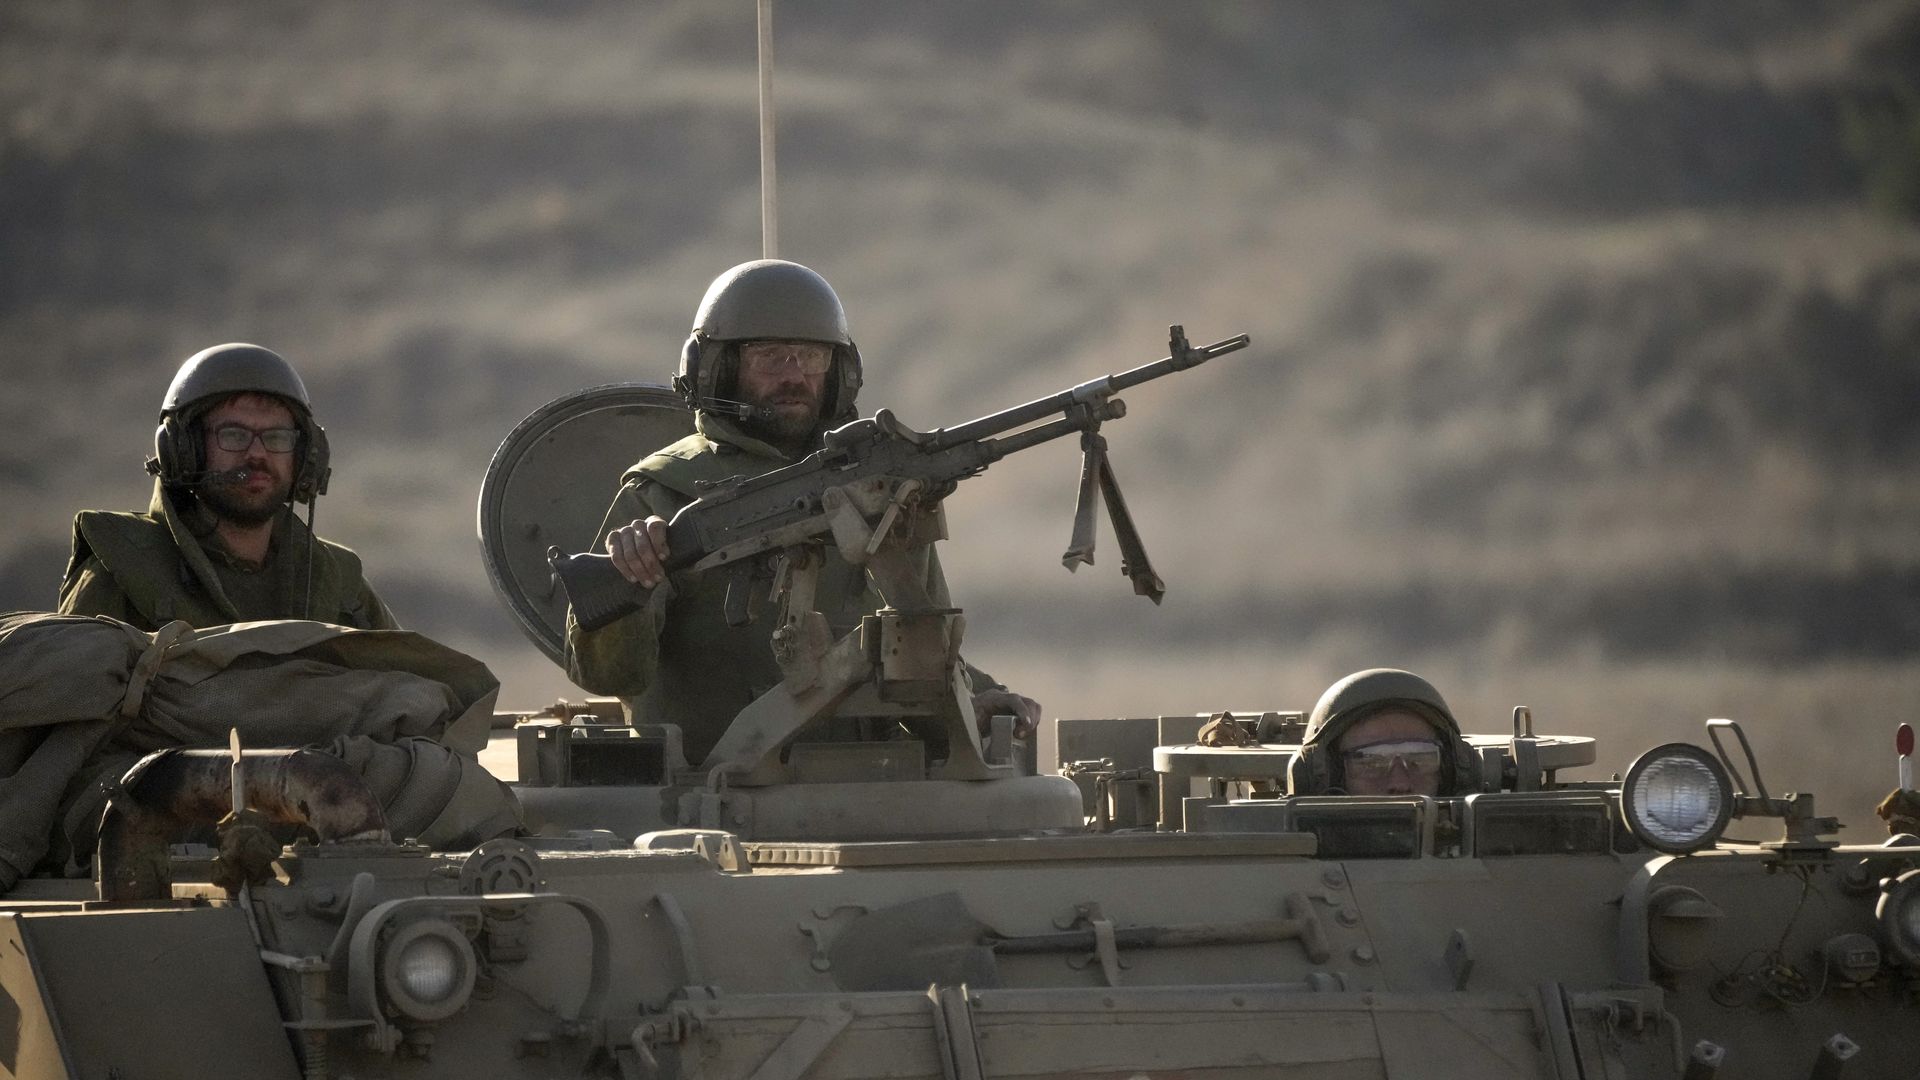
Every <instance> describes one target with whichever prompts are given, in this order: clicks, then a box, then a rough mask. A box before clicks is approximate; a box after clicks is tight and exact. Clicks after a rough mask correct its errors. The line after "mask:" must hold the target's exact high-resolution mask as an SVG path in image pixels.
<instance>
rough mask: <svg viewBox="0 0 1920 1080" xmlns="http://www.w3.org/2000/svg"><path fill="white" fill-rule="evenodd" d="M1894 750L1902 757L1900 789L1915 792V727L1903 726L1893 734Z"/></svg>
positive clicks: (1910, 725)
mask: <svg viewBox="0 0 1920 1080" xmlns="http://www.w3.org/2000/svg"><path fill="white" fill-rule="evenodd" d="M1893 748H1894V750H1895V751H1896V752H1898V753H1899V755H1900V787H1901V790H1903V791H1912V790H1913V725H1912V724H1901V725H1900V730H1898V731H1896V732H1894V733H1893Z"/></svg>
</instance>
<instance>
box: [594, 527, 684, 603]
mask: <svg viewBox="0 0 1920 1080" xmlns="http://www.w3.org/2000/svg"><path fill="white" fill-rule="evenodd" d="M607 554H608V555H611V556H613V568H614V569H615V570H618V571H620V576H621V577H624V578H626V579H627V580H628V581H631V582H633V583H634V584H635V585H639V586H641V587H643V588H648V589H651V588H653V587H654V586H656V585H659V584H660V583H661V582H662V581H665V580H666V578H667V568H666V567H665V566H664V565H662V563H661V560H663V559H665V558H666V557H667V556H668V555H669V554H670V552H668V551H667V519H666V518H663V517H659V516H657V515H656V516H654V517H650V518H647V519H646V520H644V521H633V522H630V523H628V524H626V525H622V526H620V527H619V528H617V529H615V530H613V531H612V532H610V533H608V534H607Z"/></svg>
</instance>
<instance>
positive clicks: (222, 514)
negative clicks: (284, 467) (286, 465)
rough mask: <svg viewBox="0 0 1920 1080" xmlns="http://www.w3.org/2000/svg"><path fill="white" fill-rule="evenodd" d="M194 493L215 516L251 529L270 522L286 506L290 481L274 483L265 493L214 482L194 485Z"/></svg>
mask: <svg viewBox="0 0 1920 1080" xmlns="http://www.w3.org/2000/svg"><path fill="white" fill-rule="evenodd" d="M193 491H194V494H195V495H197V496H199V498H200V504H201V505H202V506H204V507H206V508H207V510H208V511H210V512H211V513H212V514H213V515H214V516H215V517H217V518H220V519H222V520H225V521H230V522H232V523H233V524H235V525H240V526H243V527H247V528H251V527H253V526H256V525H265V524H266V523H267V522H269V521H272V520H273V515H275V514H277V513H279V512H280V508H281V507H283V506H285V505H286V504H287V499H288V497H289V496H290V495H292V493H293V485H292V483H290V482H288V483H278V482H276V483H275V484H274V485H273V486H272V487H270V488H268V489H267V490H265V491H262V492H260V493H258V494H254V493H252V492H249V491H246V490H244V489H242V488H240V487H238V486H236V485H234V484H231V483H223V482H221V481H220V480H218V479H215V480H207V481H202V482H200V483H199V484H196V485H195V486H194V489H193Z"/></svg>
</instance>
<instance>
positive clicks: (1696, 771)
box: [1620, 743, 1733, 854]
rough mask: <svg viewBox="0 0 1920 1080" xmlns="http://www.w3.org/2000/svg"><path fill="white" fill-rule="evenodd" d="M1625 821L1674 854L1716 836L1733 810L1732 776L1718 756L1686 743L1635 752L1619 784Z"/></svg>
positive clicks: (1645, 840) (1643, 839) (1641, 835)
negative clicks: (1728, 776)
mask: <svg viewBox="0 0 1920 1080" xmlns="http://www.w3.org/2000/svg"><path fill="white" fill-rule="evenodd" d="M1620 802H1621V808H1622V810H1623V811H1624V812H1625V813H1626V817H1627V827H1628V828H1630V829H1632V830H1633V835H1635V836H1637V837H1639V838H1640V840H1641V842H1643V843H1645V844H1646V845H1647V846H1648V847H1652V848H1655V849H1657V850H1660V851H1666V852H1672V853H1675V854H1680V853H1684V852H1689V851H1698V850H1700V849H1701V848H1703V847H1706V846H1708V845H1710V844H1712V843H1713V842H1714V841H1715V840H1718V839H1719V838H1720V833H1721V832H1722V831H1723V830H1724V829H1726V827H1727V819H1728V818H1729V817H1730V816H1732V813H1733V781H1731V780H1729V779H1728V778H1727V770H1726V769H1725V768H1724V767H1722V766H1721V764H1720V762H1719V759H1717V758H1715V757H1714V756H1713V755H1712V754H1709V753H1707V752H1706V751H1705V750H1702V749H1700V748H1699V747H1697V746H1694V745H1692V744H1690V743H1668V744H1666V745H1665V746H1656V747H1654V748H1653V749H1651V750H1649V751H1647V752H1646V753H1644V754H1641V755H1640V759H1639V760H1638V761H1635V762H1634V763H1633V767H1632V768H1630V769H1628V770H1627V779H1626V782H1625V783H1624V784H1623V785H1621V789H1620Z"/></svg>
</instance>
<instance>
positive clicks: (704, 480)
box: [567, 413, 999, 763]
mask: <svg viewBox="0 0 1920 1080" xmlns="http://www.w3.org/2000/svg"><path fill="white" fill-rule="evenodd" d="M695 426H696V428H697V429H698V433H697V434H694V435H689V436H687V437H686V438H684V439H681V440H680V441H679V442H676V443H674V444H673V445H672V446H669V447H667V448H666V449H664V450H661V451H660V452H659V453H656V454H654V455H652V456H650V457H648V458H646V459H644V460H642V461H641V462H639V463H638V464H636V465H635V466H633V468H631V469H628V470H627V471H626V473H625V474H624V475H623V476H622V477H621V488H620V491H619V494H617V495H615V496H614V499H613V505H612V507H611V508H609V509H608V510H607V516H606V520H604V521H603V522H601V525H600V532H599V534H598V535H599V540H598V542H597V544H596V546H595V549H594V550H596V551H604V550H606V538H607V534H608V533H610V532H612V531H613V530H614V529H617V528H619V527H620V526H622V525H626V524H628V523H630V522H633V521H636V520H640V519H643V518H646V517H649V516H652V515H656V514H657V515H659V516H660V517H663V518H672V517H673V515H674V514H675V513H676V512H678V511H679V510H680V508H681V507H684V506H685V505H687V504H688V503H690V502H692V501H693V500H694V499H696V498H699V497H700V495H701V494H703V493H704V492H705V491H707V490H710V489H711V487H712V485H713V484H715V483H717V482H719V481H722V480H726V479H728V478H731V477H736V476H738V477H748V476H758V475H760V474H761V473H764V472H769V471H771V470H773V469H777V468H779V467H781V466H783V465H789V464H792V459H790V458H788V457H786V456H785V455H783V454H782V453H780V451H778V450H776V449H775V448H773V447H772V446H770V445H768V444H767V443H765V442H762V441H760V440H758V439H755V438H753V437H752V436H750V435H747V434H745V433H744V432H742V431H741V430H740V429H739V427H738V426H737V425H736V424H734V423H733V422H731V421H729V420H726V419H723V418H719V417H714V416H711V415H709V414H707V413H700V414H699V415H698V416H697V417H696V419H695ZM912 557H913V558H914V559H915V560H916V562H917V563H918V566H917V569H918V570H919V572H920V574H921V580H922V581H923V583H924V584H925V586H926V590H927V595H928V597H929V598H930V599H931V600H932V602H933V604H934V605H935V606H936V607H947V606H950V603H951V601H950V600H949V599H948V594H947V583H946V578H945V577H944V576H943V575H942V574H941V572H940V562H939V558H938V557H937V556H936V555H935V554H934V551H933V547H932V546H931V545H929V546H926V547H922V548H919V549H917V550H916V551H914V552H913V554H912ZM763 584H764V585H766V586H769V587H756V588H754V590H753V595H752V605H753V606H752V607H751V608H750V610H751V612H752V614H753V619H752V621H751V622H749V623H748V624H747V625H745V626H738V627H730V626H728V625H727V622H726V615H725V610H724V603H725V600H726V591H727V575H725V574H718V573H708V574H696V575H686V574H675V575H672V576H670V577H669V578H668V581H667V584H666V585H664V586H662V587H661V588H659V589H656V590H654V593H653V596H652V599H651V601H650V602H649V604H648V606H647V607H645V608H643V609H642V610H640V611H636V612H634V613H632V614H630V615H627V616H624V617H623V618H621V619H618V620H616V621H615V622H612V623H610V624H608V625H606V626H603V627H601V628H600V629H598V630H594V631H584V630H581V629H580V627H579V625H578V624H577V623H576V622H575V621H574V618H573V612H572V611H571V610H569V611H568V613H567V676H568V678H570V679H572V680H573V681H574V682H575V683H577V684H579V685H580V686H581V687H583V688H585V689H587V690H590V691H592V692H594V693H596V694H614V695H618V696H620V697H624V698H627V699H629V701H630V702H631V704H632V706H633V711H634V718H635V719H636V720H638V721H641V722H646V723H673V724H679V725H680V728H681V735H682V738H683V740H684V743H683V745H684V748H685V750H686V754H687V760H688V761H691V762H696V763H697V762H699V761H701V760H703V759H704V758H705V757H706V756H707V753H708V752H709V751H710V750H712V749H713V746H714V744H715V743H716V742H718V741H719V739H720V736H721V735H722V734H723V733H724V732H725V731H726V729H727V725H728V724H729V723H731V722H732V721H733V718H734V716H736V715H737V714H738V713H739V712H740V710H741V709H743V708H745V707H746V706H747V705H748V704H749V703H750V702H752V701H753V700H754V699H755V698H757V697H759V696H760V695H761V694H763V693H765V692H767V691H768V690H771V689H772V688H773V687H775V686H776V685H778V684H779V683H780V681H781V674H780V667H779V665H778V664H777V663H776V662H775V661H774V658H773V649H772V645H771V640H772V635H773V630H774V623H775V617H774V613H773V612H772V611H771V610H770V609H771V601H770V599H769V595H770V585H771V583H770V582H769V583H763ZM815 600H816V605H815V606H816V607H818V609H819V610H820V613H821V614H822V615H824V616H825V617H826V619H827V624H828V626H829V628H830V629H831V630H832V632H833V635H834V637H835V638H838V637H840V636H841V635H843V634H846V633H848V632H849V631H851V630H852V629H854V627H856V626H858V625H859V623H860V620H861V618H862V617H864V616H866V615H870V614H872V613H873V612H874V611H875V610H876V609H877V608H879V607H880V605H881V597H880V595H879V593H877V592H876V591H874V589H873V588H872V587H871V585H870V584H869V583H868V581H867V576H866V572H865V571H864V570H861V569H860V568H858V567H855V566H853V565H851V564H850V563H848V562H847V561H846V560H844V559H842V558H840V556H839V553H838V552H836V551H834V550H832V549H831V548H829V549H828V551H827V556H826V562H825V564H824V565H823V566H822V567H821V570H820V579H819V584H818V587H817V590H816V593H815ZM968 674H969V677H970V679H971V681H972V686H973V690H974V692H975V693H978V692H980V691H981V690H984V689H990V688H998V686H999V684H998V683H995V682H994V681H993V680H992V679H991V678H990V677H989V676H987V675H986V674H985V673H983V672H980V671H978V670H976V669H972V668H969V669H968Z"/></svg>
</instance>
